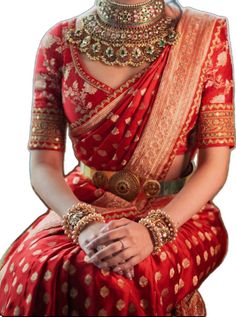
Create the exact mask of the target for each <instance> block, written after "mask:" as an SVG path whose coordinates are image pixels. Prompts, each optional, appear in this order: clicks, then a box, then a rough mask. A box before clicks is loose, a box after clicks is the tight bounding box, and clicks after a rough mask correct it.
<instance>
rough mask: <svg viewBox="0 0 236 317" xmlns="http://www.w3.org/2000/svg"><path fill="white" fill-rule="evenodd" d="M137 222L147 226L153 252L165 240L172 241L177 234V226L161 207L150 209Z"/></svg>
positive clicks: (165, 241) (155, 252)
mask: <svg viewBox="0 0 236 317" xmlns="http://www.w3.org/2000/svg"><path fill="white" fill-rule="evenodd" d="M139 223H141V224H143V225H144V226H146V227H147V229H148V230H149V232H150V233H151V235H152V239H153V244H154V247H153V252H152V253H153V254H157V253H158V252H159V251H160V248H161V247H162V246H163V245H164V244H165V243H167V242H170V241H173V240H174V239H175V238H176V235H177V227H176V225H175V223H174V222H173V220H172V219H171V218H170V216H169V215H168V214H167V213H166V212H165V211H163V210H162V209H157V210H154V209H153V210H151V211H150V212H149V213H148V215H147V216H146V217H145V218H142V219H140V220H139Z"/></svg>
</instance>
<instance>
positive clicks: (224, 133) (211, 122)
mask: <svg viewBox="0 0 236 317" xmlns="http://www.w3.org/2000/svg"><path fill="white" fill-rule="evenodd" d="M197 136H198V146H199V147H201V146H206V145H217V144H222V145H223V144H226V145H228V144H234V142H235V139H234V137H235V130H234V106H233V105H232V104H208V105H203V106H202V109H201V111H200V115H199V123H198V134H197Z"/></svg>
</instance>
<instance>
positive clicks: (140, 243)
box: [85, 218, 153, 273]
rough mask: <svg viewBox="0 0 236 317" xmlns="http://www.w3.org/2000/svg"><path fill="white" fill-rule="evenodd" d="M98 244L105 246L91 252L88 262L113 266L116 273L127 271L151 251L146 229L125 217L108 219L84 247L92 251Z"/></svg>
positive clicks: (148, 234) (151, 243) (149, 236)
mask: <svg viewBox="0 0 236 317" xmlns="http://www.w3.org/2000/svg"><path fill="white" fill-rule="evenodd" d="M121 242H122V243H121ZM122 244H123V245H122ZM99 245H105V246H106V247H104V248H103V249H102V250H100V251H98V252H96V253H95V254H93V255H92V256H91V258H90V259H89V260H88V262H89V263H96V264H97V265H99V266H100V267H101V268H107V267H108V266H109V267H114V269H113V271H114V272H117V273H119V272H121V271H123V272H129V271H130V270H132V269H133V267H134V266H135V265H136V264H138V263H140V262H141V261H143V260H144V259H145V258H146V257H148V256H149V255H150V254H151V252H152V251H153V242H152V238H151V235H150V233H149V231H148V229H147V228H146V227H145V226H143V225H142V224H139V223H137V222H135V221H131V220H129V219H126V218H122V219H119V220H112V221H110V222H109V223H108V224H106V225H105V226H104V227H103V228H102V229H101V231H100V233H99V234H98V235H97V237H95V238H94V239H93V240H92V241H90V242H89V243H88V244H87V245H86V246H85V247H86V249H87V250H91V251H93V250H96V248H97V247H98V246H99ZM123 246H124V248H122V247H123Z"/></svg>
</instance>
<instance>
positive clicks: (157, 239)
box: [139, 218, 163, 255]
mask: <svg viewBox="0 0 236 317" xmlns="http://www.w3.org/2000/svg"><path fill="white" fill-rule="evenodd" d="M139 223H141V224H143V225H144V226H145V227H146V228H147V229H148V230H149V232H150V234H151V237H152V241H153V251H152V254H153V255H155V254H158V253H159V252H160V248H161V247H162V245H163V242H162V236H161V233H160V231H159V230H158V228H157V227H156V226H155V225H154V224H153V223H152V222H151V221H150V220H149V219H145V218H143V219H141V220H140V221H139Z"/></svg>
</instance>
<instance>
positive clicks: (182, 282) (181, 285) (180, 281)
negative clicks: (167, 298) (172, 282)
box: [179, 278, 184, 290]
mask: <svg viewBox="0 0 236 317" xmlns="http://www.w3.org/2000/svg"><path fill="white" fill-rule="evenodd" d="M183 287H184V281H183V280H182V279H181V278H180V279H179V290H180V289H181V288H183Z"/></svg>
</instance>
